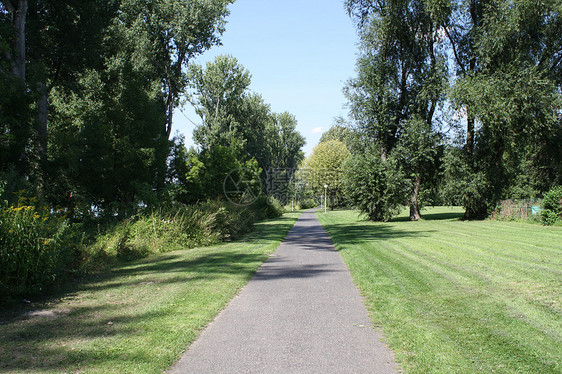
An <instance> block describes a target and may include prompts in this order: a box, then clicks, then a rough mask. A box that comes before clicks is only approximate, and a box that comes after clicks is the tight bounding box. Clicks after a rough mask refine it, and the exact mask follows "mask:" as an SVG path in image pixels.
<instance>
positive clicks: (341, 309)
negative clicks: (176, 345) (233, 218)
mask: <svg viewBox="0 0 562 374" xmlns="http://www.w3.org/2000/svg"><path fill="white" fill-rule="evenodd" d="M328 214H329V213H328ZM170 372H171V373H229V374H234V373H268V374H270V373H283V374H285V373H396V372H397V369H396V365H395V363H394V359H393V355H392V352H391V351H390V350H389V349H388V348H387V347H386V346H385V345H384V344H383V343H382V342H381V335H380V333H379V332H378V331H376V330H375V329H373V328H372V327H371V322H370V320H369V317H368V314H367V310H366V308H365V306H364V305H363V302H362V299H361V296H360V295H359V292H358V290H357V288H356V287H355V285H354V284H353V282H352V279H351V276H350V274H349V271H348V270H347V267H346V266H345V264H344V262H343V260H342V258H341V256H340V255H339V253H338V252H337V251H336V249H335V248H334V246H333V245H332V242H331V240H330V238H329V237H328V235H327V234H326V232H325V231H324V229H323V228H322V226H321V225H320V223H319V222H318V220H317V218H316V216H315V214H314V212H313V211H306V212H304V213H303V214H301V216H300V218H299V220H298V221H297V222H296V224H295V225H294V227H293V228H292V229H291V231H290V232H289V234H288V235H287V237H286V238H285V240H284V241H283V242H282V243H281V245H280V246H279V248H278V249H277V251H276V252H275V253H274V254H273V255H272V256H271V257H270V258H269V260H268V261H266V262H265V263H264V264H263V265H262V266H261V267H260V269H259V270H258V271H257V272H256V274H255V275H254V277H253V278H252V280H251V281H250V282H249V283H248V285H247V286H246V287H244V288H243V289H242V291H241V292H240V294H239V295H238V296H236V297H235V298H234V299H233V300H232V301H231V302H230V304H229V305H228V306H227V307H226V308H225V309H224V310H223V311H222V312H221V313H220V314H219V315H218V316H217V318H216V319H215V320H214V321H213V322H212V323H211V324H210V325H209V326H208V327H207V328H206V329H205V330H204V331H203V332H202V334H201V336H200V337H199V338H198V339H197V340H196V341H195V342H194V343H193V344H192V345H191V346H190V347H189V349H188V350H187V351H186V352H185V353H184V355H183V356H182V358H181V360H180V361H179V362H178V363H177V364H176V365H174V366H173V367H172V368H171V370H170Z"/></svg>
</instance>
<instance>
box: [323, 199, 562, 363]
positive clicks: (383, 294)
mask: <svg viewBox="0 0 562 374" xmlns="http://www.w3.org/2000/svg"><path fill="white" fill-rule="evenodd" d="M424 213H425V214H424ZM317 215H318V217H319V219H320V222H321V223H322V224H323V225H324V227H325V229H326V230H327V231H328V233H329V234H330V236H331V238H332V240H333V242H334V244H335V245H336V248H337V249H338V250H339V251H340V253H341V254H342V257H343V258H344V261H345V262H346V264H347V266H348V267H349V269H350V271H351V273H352V276H353V278H354V280H355V283H356V284H357V286H358V287H359V289H360V290H361V292H362V294H363V295H364V296H365V300H366V301H365V302H366V304H367V306H368V308H369V311H370V314H371V318H372V320H373V323H374V324H375V325H376V326H380V327H381V328H382V330H383V334H384V335H385V339H386V341H387V343H388V344H389V346H390V347H391V349H393V350H394V352H395V354H396V358H397V360H398V361H399V363H400V365H401V367H402V368H403V369H404V370H405V372H408V373H476V372H498V373H560V372H562V348H561V347H562V306H561V299H560V295H561V294H562V266H561V265H562V228H560V227H543V226H538V225H530V224H524V223H514V222H497V221H461V220H460V219H459V218H460V217H462V210H460V209H457V208H453V209H451V208H430V209H427V210H425V211H424V212H422V215H424V216H425V217H426V219H424V220H422V221H419V222H409V221H408V220H407V218H405V216H404V215H402V216H401V217H398V218H397V219H396V220H394V221H392V222H388V223H374V222H368V221H365V220H364V219H362V218H358V212H355V211H333V212H328V213H327V214H324V213H317Z"/></svg>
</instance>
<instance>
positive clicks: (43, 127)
mask: <svg viewBox="0 0 562 374" xmlns="http://www.w3.org/2000/svg"><path fill="white" fill-rule="evenodd" d="M37 93H38V95H37V119H36V123H35V134H36V136H37V141H38V142H39V144H38V145H39V158H40V159H41V160H43V159H45V157H46V155H47V114H48V107H49V101H48V100H49V99H48V97H49V92H48V89H47V83H46V82H45V81H44V80H41V81H39V83H37Z"/></svg>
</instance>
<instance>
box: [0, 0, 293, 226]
mask: <svg viewBox="0 0 562 374" xmlns="http://www.w3.org/2000/svg"><path fill="white" fill-rule="evenodd" d="M230 3H232V1H231V0H213V1H206V0H190V1H185V0H156V1H144V0H109V1H108V0H103V1H101V0H99V1H98V0H94V1H87V2H84V1H78V0H77V1H65V2H60V1H55V0H40V1H38V0H36V1H32V0H2V2H1V3H0V88H1V89H2V91H3V94H2V96H1V97H0V155H1V156H0V177H1V178H2V180H4V181H5V182H6V183H5V184H6V186H5V188H4V198H5V199H7V200H9V201H10V202H14V201H15V195H14V193H15V192H17V191H22V190H25V191H27V193H28V194H29V195H31V196H35V197H38V198H39V200H40V201H42V202H43V203H45V204H46V205H49V206H51V207H56V208H59V209H63V210H65V211H66V212H67V214H68V216H70V217H78V216H80V215H84V214H91V213H92V208H93V207H95V209H96V210H97V211H98V213H99V212H101V213H103V214H106V215H110V216H111V215H114V214H119V215H121V216H124V215H126V214H127V213H128V212H129V211H130V210H134V209H135V207H137V206H138V205H139V203H141V202H142V203H144V204H149V205H151V204H152V205H154V204H157V203H158V202H162V201H169V200H174V199H177V200H178V201H180V202H186V203H192V202H196V201H204V200H206V199H208V198H215V197H217V196H219V195H220V194H221V193H222V191H221V190H220V188H222V180H223V179H224V175H223V174H225V173H226V172H227V171H228V170H230V169H233V168H236V167H239V166H240V165H243V164H244V165H245V164H246V163H248V165H247V166H248V167H255V168H256V170H257V168H261V169H262V170H266V169H267V168H268V167H270V166H274V165H275V166H288V165H289V166H290V165H295V164H298V162H300V159H302V157H303V156H302V151H301V147H302V146H303V145H304V139H303V138H302V136H301V135H300V134H298V133H297V132H296V130H295V126H296V120H295V118H294V117H293V116H292V115H290V114H288V113H283V114H274V113H272V112H271V110H270V108H269V106H268V105H267V104H266V103H265V102H264V101H263V99H262V98H261V97H260V96H259V95H257V94H254V93H250V92H249V91H248V86H249V84H250V74H249V72H248V71H246V70H245V69H244V68H243V66H241V65H240V64H239V63H238V62H237V61H236V60H235V59H234V58H232V57H228V56H225V57H219V58H217V60H216V61H215V62H214V63H210V64H209V65H208V66H207V67H206V68H205V69H203V68H202V67H199V66H195V65H193V66H192V61H193V59H194V58H195V57H197V56H199V55H200V54H202V53H203V52H205V51H206V50H208V49H209V48H211V47H212V46H214V45H217V44H219V43H220V36H221V34H222V33H223V31H224V28H225V24H226V18H227V16H228V14H229V12H228V5H229V4H230ZM186 98H188V99H189V100H190V101H191V102H192V103H193V104H194V105H195V106H196V108H197V111H198V114H199V115H200V116H201V117H202V119H203V125H202V126H200V127H199V128H197V130H196V131H195V135H194V138H195V141H196V143H197V144H198V148H197V149H195V148H194V149H192V150H190V151H188V150H186V149H183V148H185V147H184V145H183V144H182V139H181V138H179V137H178V138H172V139H171V132H172V120H173V113H174V109H176V108H177V107H178V106H180V105H182V104H183V103H184V102H185V99H186Z"/></svg>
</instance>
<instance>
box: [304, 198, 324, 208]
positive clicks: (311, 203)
mask: <svg viewBox="0 0 562 374" xmlns="http://www.w3.org/2000/svg"><path fill="white" fill-rule="evenodd" d="M299 204H300V207H301V209H312V208H316V207H317V206H319V205H320V204H318V201H316V200H314V199H312V198H309V199H304V200H301V201H300V202H299Z"/></svg>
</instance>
